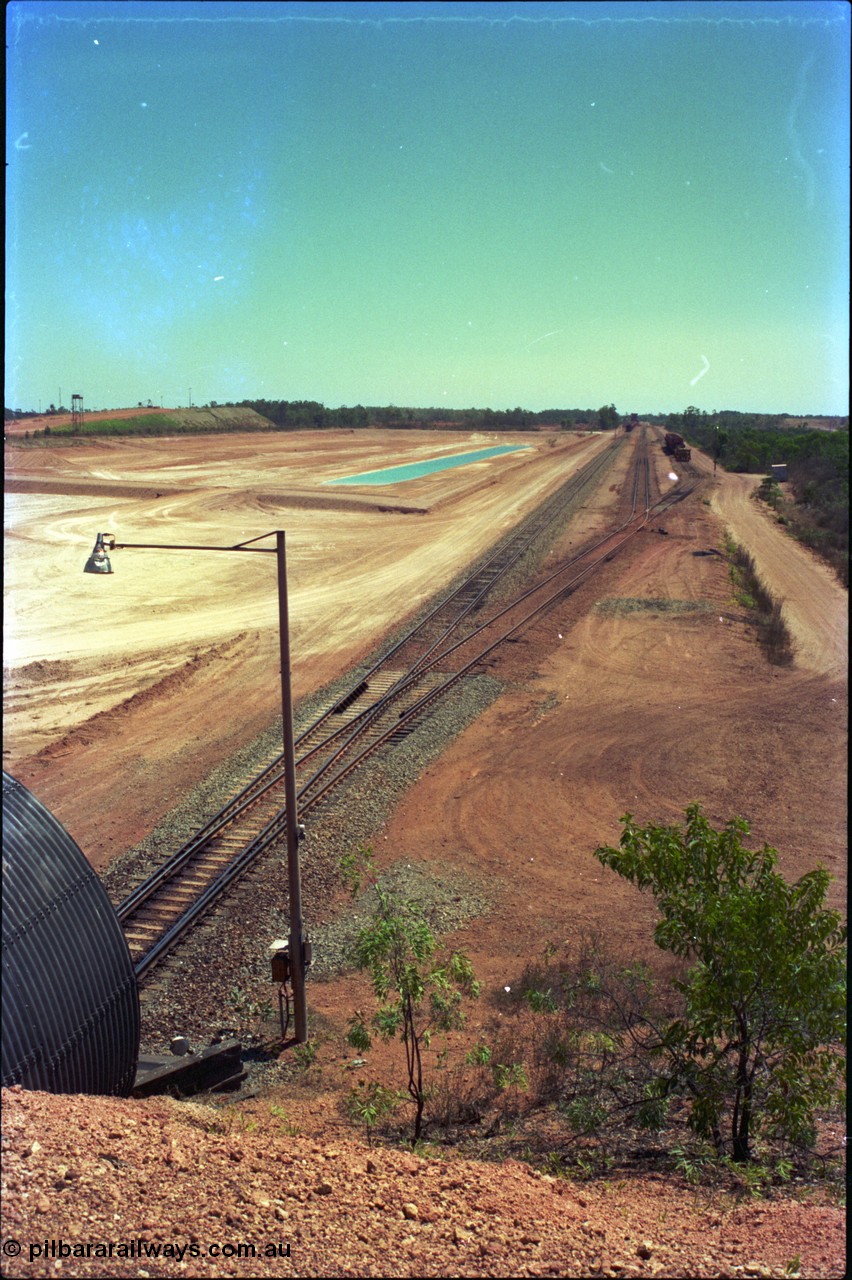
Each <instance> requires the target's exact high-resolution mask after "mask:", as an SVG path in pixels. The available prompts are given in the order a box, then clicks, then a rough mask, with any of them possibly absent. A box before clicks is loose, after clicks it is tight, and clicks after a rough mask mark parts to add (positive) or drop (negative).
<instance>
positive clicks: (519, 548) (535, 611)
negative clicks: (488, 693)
mask: <svg viewBox="0 0 852 1280" xmlns="http://www.w3.org/2000/svg"><path fill="white" fill-rule="evenodd" d="M619 443H620V442H619ZM618 447H619V446H618V445H615V446H612V447H611V448H609V449H607V450H605V451H604V452H603V453H602V454H600V455H599V456H598V457H597V458H595V459H593V461H592V462H591V463H589V464H588V465H587V466H586V467H585V468H583V469H582V470H581V471H580V472H578V473H577V475H575V476H574V477H572V478H571V480H569V481H568V482H566V484H565V485H563V486H562V487H561V488H560V489H559V490H558V491H557V492H556V493H555V494H554V495H553V496H552V497H551V498H550V499H548V500H547V501H546V502H545V503H544V504H543V505H542V506H541V507H540V508H539V509H538V511H537V512H535V513H534V514H533V516H532V517H530V518H529V519H528V520H526V521H524V522H523V523H522V525H521V526H519V527H518V529H516V530H515V531H514V532H513V533H512V534H510V535H509V536H508V537H507V538H505V539H504V540H503V542H502V543H501V544H500V545H499V547H498V548H497V549H496V550H495V551H494V553H493V554H491V555H490V556H489V557H488V558H487V559H486V560H485V561H484V562H483V563H482V564H480V565H479V566H478V568H476V569H475V570H474V572H473V573H472V574H471V575H470V576H469V577H468V578H467V579H465V580H464V581H463V582H462V583H461V585H460V586H458V587H457V588H456V589H455V590H454V591H452V592H451V593H450V594H449V595H448V596H447V597H445V598H444V599H443V600H442V601H441V602H440V603H439V604H438V605H437V606H436V607H434V608H433V609H431V610H430V611H429V612H428V613H427V614H426V616H425V617H424V618H422V619H421V620H420V622H418V623H417V625H416V626H414V627H413V628H412V629H411V630H410V631H409V632H408V633H407V634H405V635H404V636H403V637H402V639H401V640H399V641H398V642H397V643H396V644H394V645H393V646H392V647H391V648H390V649H389V650H388V651H387V652H386V653H385V654H383V655H382V657H381V658H380V659H379V661H378V662H377V663H375V664H374V665H373V667H371V668H370V669H369V670H368V671H367V672H364V673H362V674H360V675H358V676H357V678H355V679H353V682H352V684H351V686H350V688H349V689H348V691H347V692H346V693H344V694H343V696H341V697H338V698H337V699H336V700H335V701H334V702H333V704H332V705H331V706H330V707H328V708H327V709H326V710H325V711H324V712H323V713H322V714H320V715H319V716H318V718H317V719H316V720H315V721H314V723H313V724H312V725H310V726H309V727H308V728H307V729H306V730H305V731H304V732H303V733H302V734H301V735H300V736H299V737H298V739H297V740H296V775H297V800H298V810H299V816H300V817H302V816H303V815H307V814H308V813H310V811H311V810H312V809H313V808H314V807H315V806H316V805H317V804H318V803H319V802H320V800H321V799H323V798H324V797H325V796H326V795H327V794H328V793H329V792H330V791H331V790H332V789H334V788H335V787H337V786H339V784H340V783H341V782H342V781H343V779H344V778H346V777H348V776H349V775H350V774H351V773H352V772H353V770H354V769H356V768H357V767H359V766H360V765H362V764H363V763H364V762H365V761H366V760H367V759H368V757H369V756H371V755H373V754H374V753H375V752H377V751H378V750H380V749H381V747H383V746H384V745H386V744H388V743H394V742H396V741H399V739H400V738H401V737H404V736H406V735H407V734H408V733H410V732H411V731H412V730H413V729H414V728H415V727H416V726H417V724H418V723H419V722H420V721H421V720H422V719H423V717H424V716H426V715H427V714H428V711H429V709H430V708H431V706H432V705H433V704H434V703H435V701H436V700H437V699H438V698H440V697H443V696H445V695H446V694H447V693H448V692H449V690H450V689H451V688H453V687H454V686H455V685H456V684H457V683H458V681H459V680H461V679H462V678H463V677H464V676H465V675H467V674H469V673H471V672H472V671H474V670H475V669H476V668H477V666H478V665H479V664H481V663H482V661H483V660H484V659H485V658H487V656H488V655H489V654H490V653H492V652H493V650H494V649H496V648H497V647H498V645H500V644H501V643H503V642H505V641H506V640H508V639H511V638H512V637H513V636H514V635H515V634H516V633H517V632H519V631H521V630H522V629H523V628H524V627H525V626H527V625H529V623H530V622H531V621H532V620H533V619H534V618H535V617H537V616H539V615H540V614H541V613H543V612H544V611H545V610H546V609H548V608H550V607H551V606H552V605H553V604H554V603H555V602H556V601H557V600H559V599H561V598H564V597H565V596H566V595H568V594H569V593H570V592H571V591H572V590H574V589H575V588H576V586H577V585H578V584H579V583H580V582H581V581H583V580H584V579H585V578H586V577H587V576H588V575H589V574H591V573H592V572H594V570H595V568H596V567H597V566H598V565H600V564H601V563H603V562H604V561H605V560H608V559H611V558H612V556H613V555H614V554H616V552H617V551H618V550H619V549H620V547H621V546H623V545H625V543H626V542H627V541H628V540H629V539H630V538H632V537H633V536H634V534H635V533H636V532H637V531H638V530H639V529H640V528H642V527H644V525H645V524H646V523H647V520H648V519H649V517H650V514H651V513H652V512H653V511H659V510H661V509H663V503H662V502H659V501H658V502H657V503H656V504H654V503H653V502H652V499H653V494H652V482H651V475H650V466H649V460H648V446H647V442H646V440H645V438H644V433H643V435H642V437H641V438H640V439H639V440H638V441H637V444H636V448H635V456H634V459H633V464H632V483H631V486H630V495H629V500H628V510H627V511H623V512H622V517H621V518H620V521H619V523H617V524H616V525H615V526H614V527H613V528H612V529H611V530H610V531H609V532H608V533H607V534H606V535H605V536H603V537H601V538H598V539H597V540H596V541H594V542H592V543H590V544H588V545H587V546H585V547H584V548H583V549H582V550H581V551H580V552H578V553H576V554H575V555H573V556H571V557H570V558H569V559H567V560H565V561H563V562H562V563H561V564H560V565H559V567H558V568H557V569H556V570H554V571H553V572H551V573H550V574H548V575H546V576H545V577H544V578H543V579H542V580H541V581H540V582H538V583H537V584H536V585H535V586H533V587H531V588H528V589H527V590H525V591H522V592H520V593H517V594H515V595H514V596H512V597H511V598H510V599H509V600H508V601H507V602H505V603H504V604H502V605H499V606H492V607H491V608H490V609H489V610H488V616H487V617H486V606H487V605H488V602H489V600H491V599H493V597H494V595H495V593H496V591H497V589H498V588H499V587H500V586H501V584H502V583H503V582H504V581H505V579H506V577H507V575H508V574H509V573H510V571H511V569H512V568H513V567H514V566H515V565H516V564H517V562H518V561H519V560H520V559H521V557H522V556H523V555H524V553H525V552H526V551H527V549H528V548H529V547H530V546H531V544H532V543H534V542H535V540H536V539H537V538H539V537H540V535H541V534H542V532H543V531H544V530H545V529H546V528H547V527H548V525H550V524H552V523H553V522H554V521H558V520H559V519H560V516H563V518H564V512H565V509H566V504H567V503H569V502H571V501H572V500H576V498H577V496H578V495H579V494H582V493H583V492H584V491H585V490H588V489H589V488H590V487H592V486H594V485H595V484H596V483H598V482H599V481H600V478H601V476H602V474H603V473H604V472H605V471H606V469H607V466H608V464H609V463H610V462H611V461H612V456H613V452H614V450H616V449H617V448H618ZM690 491H691V489H690V486H689V485H688V484H686V485H683V486H679V487H678V488H677V489H675V490H672V491H670V493H669V494H668V495H667V496H666V499H665V500H663V501H664V503H665V505H666V506H668V505H671V504H672V503H673V502H674V501H678V500H680V498H682V497H685V496H686V494H687V493H688V492H690ZM284 830H285V812H284V788H283V759H282V757H281V756H280V755H274V756H273V757H272V758H271V759H270V760H269V762H268V763H267V765H266V766H265V767H264V768H262V769H261V770H260V772H259V773H258V774H257V775H256V776H253V777H252V778H251V779H250V780H249V781H248V782H247V784H246V786H244V787H243V788H242V790H241V791H240V792H239V793H238V794H237V795H235V796H234V797H233V798H232V799H231V800H230V801H229V802H228V803H227V804H226V805H225V806H223V808H222V809H221V810H220V812H219V813H218V814H216V815H215V816H214V817H213V818H212V819H211V820H210V821H209V822H208V823H207V824H205V826H204V827H203V828H202V829H201V830H200V831H198V832H197V833H196V834H195V835H194V836H193V837H192V839H190V840H189V841H187V842H186V843H185V844H184V845H183V846H182V847H181V848H180V849H178V850H177V852H176V853H174V854H173V855H172V856H171V857H170V858H168V859H167V860H166V861H165V862H164V863H163V864H162V865H161V866H160V867H159V868H158V869H157V870H156V871H155V872H154V873H153V874H152V875H150V876H148V878H147V879H146V880H145V881H144V882H143V883H141V884H140V885H139V886H138V887H137V888H136V889H135V890H134V891H133V892H132V893H131V894H130V895H129V896H128V897H127V898H125V900H124V901H123V902H122V903H121V904H120V906H119V907H118V908H117V911H118V916H119V919H120V921H121V923H122V926H123V928H124V931H125V936H126V937H127V941H128V945H129V947H130V951H131V956H132V958H133V962H134V966H135V969H136V973H137V977H138V978H139V979H140V980H141V979H143V978H144V977H145V975H147V974H148V973H149V972H150V971H151V969H152V968H153V966H154V965H155V964H156V963H157V962H158V961H159V960H161V959H162V958H163V957H164V956H165V955H167V954H168V952H169V951H170V950H171V949H172V948H173V947H174V946H175V945H177V943H178V942H179V941H180V940H181V938H182V937H183V935H184V934H185V933H186V932H187V931H188V930H189V929H190V928H191V927H192V925H193V924H194V923H195V922H197V921H198V920H199V919H200V918H201V917H202V916H203V915H205V914H206V913H207V912H208V911H209V910H210V909H211V907H212V906H213V905H214V904H215V902H216V901H217V900H218V899H219V898H220V897H221V896H222V895H223V894H224V893H225V892H226V891H227V890H228V888H229V887H230V886H231V885H232V884H233V883H234V882H235V881H236V880H237V879H239V878H240V877H241V876H242V875H244V874H245V872H246V871H247V870H248V869H249V867H250V866H251V865H252V863H253V862H254V861H255V860H256V859H257V858H258V857H259V856H260V855H261V854H262V853H263V852H264V850H266V849H268V848H269V846H270V845H272V844H274V843H276V842H277V841H278V840H279V838H280V837H281V836H282V835H283V833H284Z"/></svg>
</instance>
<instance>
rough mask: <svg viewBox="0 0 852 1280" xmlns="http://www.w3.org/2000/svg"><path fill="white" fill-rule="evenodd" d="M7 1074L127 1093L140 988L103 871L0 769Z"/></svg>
mask: <svg viewBox="0 0 852 1280" xmlns="http://www.w3.org/2000/svg"><path fill="white" fill-rule="evenodd" d="M2 1001H3V1031H2V1080H3V1084H4V1085H12V1084H20V1085H23V1087H24V1088H25V1089H43V1090H46V1091H47V1092H49V1093H101V1094H117V1095H120V1096H126V1095H128V1094H129V1093H130V1090H131V1088H132V1087H133V1082H134V1079H135V1076H136V1064H137V1060H138V1056H139V993H138V989H137V984H136V975H135V973H134V971H133V964H132V962H131V959H130V952H129V951H128V949H127V942H126V941H125V938H124V934H123V933H122V930H121V925H120V924H119V922H118V917H117V916H116V914H115V910H114V908H113V906H112V903H111V902H110V900H109V898H108V897H107V895H106V890H105V889H104V887H103V885H102V884H101V882H100V879H99V878H98V876H97V874H96V872H95V871H94V870H93V869H92V867H91V866H90V865H89V863H88V862H87V861H86V859H85V858H84V856H83V854H82V853H81V851H80V848H79V846H78V845H77V844H76V843H75V841H74V840H73V839H72V838H71V836H70V835H69V834H68V832H67V831H66V830H65V828H64V827H63V826H62V825H61V824H60V823H59V822H57V820H56V818H54V817H53V815H52V814H51V813H50V812H49V811H48V810H47V809H46V808H45V807H44V805H43V804H42V803H41V802H40V801H39V800H37V799H36V797H35V796H34V795H32V793H31V792H30V791H28V790H27V788H26V787H25V786H24V785H23V784H22V783H20V782H17V781H16V780H15V779H14V778H12V777H10V776H9V775H8V774H7V773H5V772H4V774H3V990H2Z"/></svg>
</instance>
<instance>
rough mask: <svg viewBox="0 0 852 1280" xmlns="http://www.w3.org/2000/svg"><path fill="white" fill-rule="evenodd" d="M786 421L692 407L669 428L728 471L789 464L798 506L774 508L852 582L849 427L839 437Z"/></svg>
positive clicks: (672, 417) (671, 419)
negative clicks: (851, 569) (851, 571)
mask: <svg viewBox="0 0 852 1280" xmlns="http://www.w3.org/2000/svg"><path fill="white" fill-rule="evenodd" d="M784 420H785V415H782V414H758V413H737V412H735V411H734V410H730V409H729V410H724V411H722V412H721V413H706V412H704V411H703V410H701V409H696V408H695V407H694V406H693V405H690V407H689V408H688V409H686V410H684V412H683V413H670V414H668V416H667V417H666V422H665V425H666V428H667V430H670V431H677V432H679V433H680V434H681V435H682V436H683V437H684V439H685V440H687V441H688V442H689V443H690V444H694V445H696V446H697V447H698V448H699V449H703V450H704V451H705V452H706V453H709V454H710V456H711V457H715V458H716V459H717V460H718V462H719V464H720V465H721V466H723V467H724V468H725V469H726V470H727V471H741V472H749V473H755V474H758V475H765V474H767V473H768V472H769V471H770V469H771V467H772V464H773V463H779V462H784V463H786V464H787V479H788V481H789V486H790V490H791V491H792V495H793V501H792V502H787V503H786V504H784V505H783V509H782V507H781V506H780V505H779V502H778V500H777V499H776V500H774V501H773V505H774V506H776V509H778V510H779V512H780V515H779V519H781V520H782V521H783V522H784V523H785V524H789V525H790V526H791V530H792V532H793V533H794V534H795V536H796V537H797V538H798V539H799V540H800V541H801V542H804V543H805V544H806V545H807V546H810V547H812V548H813V549H814V550H815V551H817V552H819V553H820V555H822V556H823V557H824V558H825V559H826V560H827V561H828V562H829V563H830V564H832V565H833V566H834V567H835V569H836V570H837V572H838V574H839V576H840V578H841V580H842V581H843V582H845V583H848V581H849V567H848V566H849V423H848V420H847V421H846V424H845V426H844V427H842V428H840V429H838V430H837V431H819V430H814V429H809V428H807V427H805V428H802V427H790V426H782V425H781V423H782V422H784Z"/></svg>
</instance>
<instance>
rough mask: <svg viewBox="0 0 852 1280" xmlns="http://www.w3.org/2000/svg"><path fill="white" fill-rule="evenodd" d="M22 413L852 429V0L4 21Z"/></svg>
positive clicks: (218, 12)
mask: <svg viewBox="0 0 852 1280" xmlns="http://www.w3.org/2000/svg"><path fill="white" fill-rule="evenodd" d="M7 43H8V46H9V53H8V55H7V75H8V88H7V121H8V122H7V156H8V160H9V165H8V168H7V202H8V220H7V332H6V344H7V345H6V351H7V355H6V359H7V374H6V396H5V402H6V404H7V405H9V406H10V407H20V408H37V407H38V404H39V402H40V403H41V405H42V407H46V405H47V404H48V403H50V402H51V401H53V402H56V400H57V396H58V394H59V389H60V387H61V388H62V398H63V400H64V402H65V403H66V404H69V403H70V396H71V392H72V391H79V392H81V393H82V394H83V395H84V396H85V403H86V405H87V407H90V408H101V407H111V406H118V405H125V404H135V403H136V402H137V401H138V400H143V401H145V400H147V399H149V398H150V399H152V400H154V401H155V402H159V401H160V400H161V399H162V401H163V402H164V403H165V404H167V405H178V404H186V402H187V397H188V391H189V388H190V387H191V388H192V399H193V402H194V403H197V404H202V403H205V402H207V401H209V400H211V399H213V400H218V401H220V402H222V401H227V400H235V399H241V398H243V397H268V398H270V399H290V400H296V399H315V400H320V401H323V402H324V403H325V404H327V405H339V404H356V403H361V404H389V403H396V404H402V405H420V406H430V405H450V406H454V407H460V408H466V407H472V406H490V407H492V408H505V407H509V406H514V405H522V406H524V407H526V408H530V409H543V408H548V407H563V406H564V407H569V406H576V407H597V406H599V405H600V404H603V403H608V402H610V401H613V402H615V404H616V405H617V406H618V408H619V409H621V410H622V411H625V412H626V411H630V410H633V409H638V410H647V411H653V410H659V411H666V410H682V409H683V408H684V407H685V406H686V405H688V404H691V403H692V404H697V405H699V406H700V407H704V408H708V409H712V408H718V409H722V408H730V409H742V410H763V411H767V412H783V411H786V412H790V413H811V414H816V413H845V412H847V411H848V300H849V292H848V282H849V265H848V230H849V221H848V211H849V187H848V155H849V128H848V118H849V72H848V67H849V52H850V17H849V9H848V7H847V6H846V4H844V3H833V2H825V3H823V2H822V0H813V2H805V3H785V2H784V0H780V2H778V3H740V4H728V3H712V4H705V3H700V2H698V0H696V2H695V3H685V4H681V3H671V4H667V3H650V4H633V3H617V4H608V3H592V4H536V3H525V4H523V5H520V6H518V5H511V4H417V3H407V4H358V3H351V4H318V3H317V4H309V5H306V4H275V3H263V4H254V3H243V4H232V3H207V4H196V3H160V2H159V0H149V2H148V3H136V2H134V0H130V2H129V3H74V2H73V0H69V2H67V3H55V2H53V0H40V2H38V3H34V2H33V3H13V4H12V5H11V6H10V7H9V9H8V10H7Z"/></svg>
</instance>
